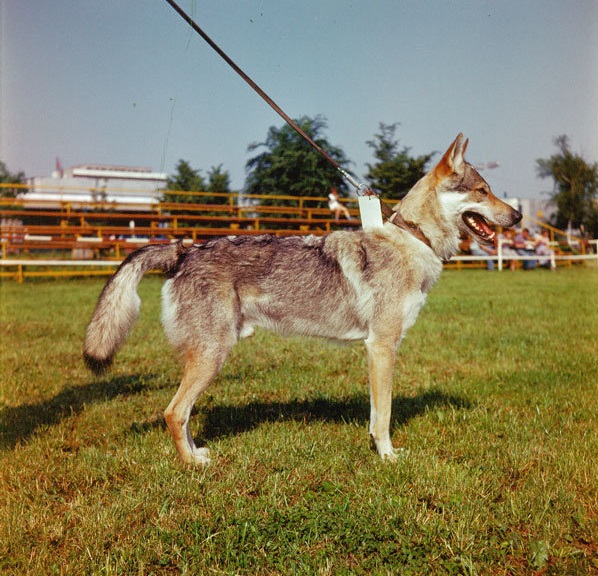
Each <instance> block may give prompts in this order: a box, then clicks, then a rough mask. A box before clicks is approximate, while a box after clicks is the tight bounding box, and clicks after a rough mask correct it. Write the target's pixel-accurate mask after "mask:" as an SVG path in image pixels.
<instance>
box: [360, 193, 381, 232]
mask: <svg viewBox="0 0 598 576" xmlns="http://www.w3.org/2000/svg"><path fill="white" fill-rule="evenodd" d="M358 200H359V214H360V215H361V225H362V227H363V229H364V230H369V229H371V228H382V226H383V223H382V209H381V208H380V199H379V198H378V197H377V196H374V195H371V196H359V198H358Z"/></svg>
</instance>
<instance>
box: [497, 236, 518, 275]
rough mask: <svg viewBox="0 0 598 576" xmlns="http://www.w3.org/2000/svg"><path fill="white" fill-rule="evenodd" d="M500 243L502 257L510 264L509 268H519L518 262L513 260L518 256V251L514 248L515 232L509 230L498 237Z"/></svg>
mask: <svg viewBox="0 0 598 576" xmlns="http://www.w3.org/2000/svg"><path fill="white" fill-rule="evenodd" d="M498 242H499V245H500V246H501V252H502V257H503V259H504V260H505V263H506V262H508V263H509V268H510V269H511V270H515V269H516V268H517V261H516V260H514V259H513V257H514V256H517V251H516V250H515V249H514V248H513V230H511V229H510V228H507V229H506V230H505V231H504V232H502V233H501V234H499V235H498Z"/></svg>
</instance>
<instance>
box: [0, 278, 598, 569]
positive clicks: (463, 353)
mask: <svg viewBox="0 0 598 576" xmlns="http://www.w3.org/2000/svg"><path fill="white" fill-rule="evenodd" d="M102 285H103V281H102V280H98V279H87V280H70V281H68V280H57V281H27V282H25V283H24V284H23V285H18V284H16V283H14V282H4V283H2V284H0V297H1V303H0V307H1V310H0V320H1V325H2V330H1V334H0V338H1V339H0V346H1V359H0V360H1V368H0V370H1V372H0V374H1V382H0V458H1V460H0V573H3V574H19V575H20V574H69V575H70V574H127V575H128V574H246V575H253V574H285V575H286V574H364V575H365V574H367V575H370V574H406V575H407V574H425V575H428V574H432V575H437V574H438V575H441V574H442V575H444V574H468V575H470V574H479V575H491V576H492V575H520V574H534V575H540V574H542V575H544V574H546V575H550V574H563V575H575V574H584V575H585V574H598V384H597V383H598V356H597V351H596V343H597V335H598V299H597V295H598V270H597V269H596V268H589V267H588V268H575V269H572V270H566V269H559V270H558V271H557V272H549V271H544V270H535V271H531V272H523V271H518V272H502V273H498V272H486V271H482V270H472V271H461V272H457V271H446V272H445V273H444V274H443V276H442V278H441V280H440V282H439V283H438V285H437V286H436V287H435V288H434V290H433V291H432V292H431V294H430V296H429V299H428V303H427V304H426V306H425V308H424V310H423V311H422V313H421V315H420V318H419V320H418V322H417V324H416V325H415V327H414V328H412V329H411V331H410V332H409V334H408V336H407V338H406V339H405V341H404V343H403V345H402V347H401V350H400V352H399V361H398V365H397V368H396V374H395V387H394V412H393V441H394V443H395V445H399V446H401V447H403V448H404V455H403V457H402V458H401V459H399V461H398V462H395V463H390V462H383V461H382V460H380V459H379V458H378V456H377V455H376V454H375V453H374V452H372V451H371V450H370V447H369V440H368V434H367V421H368V416H369V401H368V395H367V390H368V385H367V361H366V357H365V350H364V348H363V346H362V345H353V346H344V347H337V346H333V345H329V344H327V343H323V342H321V341H316V340H307V339H283V338H280V337H277V336H273V335H271V334H268V333H266V332H258V333H257V334H256V335H255V336H254V337H253V338H250V339H248V340H246V341H243V342H241V343H240V344H239V345H238V346H237V347H236V348H235V349H234V351H233V353H232V354H231V356H230V358H229V360H228V362H227V364H226V365H225V368H224V370H223V371H222V372H221V374H220V375H219V376H218V378H217V381H216V382H215V383H214V384H213V386H212V388H211V389H210V390H209V391H208V393H207V394H206V395H204V396H203V397H202V398H200V400H199V401H198V403H197V411H196V413H195V414H194V416H193V418H192V429H193V431H194V434H195V435H196V436H197V438H198V442H199V443H202V444H205V445H207V446H208V447H209V448H210V449H211V452H212V464H211V465H210V466H209V467H207V468H205V469H201V468H198V469H194V468H186V467H184V466H183V465H181V464H180V463H179V462H178V460H177V459H176V454H175V450H174V446H173V444H172V441H171V440H170V437H169V435H168V433H167V430H166V429H165V426H164V420H163V415H162V410H163V409H164V408H165V407H166V405H167V404H168V402H169V400H170V398H171V396H172V394H173V393H174V391H175V388H176V386H177V382H178V379H179V378H180V367H179V365H178V363H177V360H176V358H175V357H174V356H173V355H172V354H171V351H170V349H169V347H168V345H167V343H166V341H165V338H164V336H163V335H162V332H161V329H160V321H159V298H160V286H161V280H160V279H159V278H157V277H150V278H147V279H145V280H144V281H143V282H142V284H141V286H140V295H141V297H142V301H143V306H142V315H141V318H140V321H139V322H138V324H137V326H136V328H135V330H134V332H133V334H132V335H131V338H130V339H129V341H128V343H127V344H126V346H125V347H124V349H123V350H122V351H121V353H120V355H119V356H118V357H117V360H116V363H115V366H114V369H113V370H112V372H110V373H109V374H108V375H107V376H104V377H102V378H95V377H93V376H92V375H90V374H89V373H88V372H86V370H85V368H84V366H83V363H82V361H81V347H82V338H83V334H84V331H85V326H86V323H87V320H88V318H89V316H90V314H91V312H92V309H93V306H94V304H95V301H96V299H97V297H98V295H99V292H100V290H101V288H102Z"/></svg>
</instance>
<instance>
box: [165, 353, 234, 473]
mask: <svg viewBox="0 0 598 576" xmlns="http://www.w3.org/2000/svg"><path fill="white" fill-rule="evenodd" d="M227 354H228V350H226V351H224V353H223V351H220V354H219V355H210V354H209V353H205V352H204V353H203V354H200V353H190V352H188V353H187V354H186V363H185V369H184V373H183V379H182V381H181V384H180V386H179V389H178V390H177V392H176V394H175V395H174V397H173V399H172V400H171V401H170V404H169V405H168V407H167V408H166V410H165V411H164V419H165V420H166V425H167V426H168V429H169V431H170V434H171V436H172V439H173V440H174V445H175V447H176V449H177V452H178V454H179V458H180V459H181V460H182V461H183V462H184V463H186V464H201V465H203V464H209V462H210V456H209V450H208V449H207V448H198V447H197V446H196V445H195V442H194V441H193V436H192V435H191V431H190V430H189V418H190V416H191V410H192V409H193V404H195V401H196V400H197V398H198V397H199V395H200V394H201V393H202V392H204V391H205V390H206V389H207V388H208V386H209V385H210V383H211V382H212V380H213V379H214V377H215V376H216V374H218V372H219V371H220V369H221V368H222V365H223V364H224V360H225V359H226V356H227Z"/></svg>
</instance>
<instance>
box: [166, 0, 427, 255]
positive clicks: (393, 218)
mask: <svg viewBox="0 0 598 576" xmlns="http://www.w3.org/2000/svg"><path fill="white" fill-rule="evenodd" d="M166 2H168V4H170V6H172V8H173V9H174V10H175V11H176V12H177V13H178V14H179V16H180V17H181V18H182V19H183V20H185V22H187V24H189V26H191V28H193V30H194V31H195V32H197V34H199V35H200V36H201V37H202V38H203V39H204V40H205V41H206V42H207V43H208V44H209V45H210V46H211V48H212V49H213V50H214V51H215V52H216V53H217V54H218V55H219V56H220V57H221V58H222V59H223V60H224V61H225V62H226V63H227V64H228V65H229V66H230V67H231V68H232V69H233V70H234V71H235V72H236V73H237V74H238V75H239V76H240V77H241V78H243V80H245V82H246V83H247V84H249V86H250V87H251V88H253V90H255V92H257V94H258V95H259V96H260V97H261V98H262V99H263V100H264V101H265V102H266V103H267V104H268V105H269V106H270V107H271V108H272V109H273V110H274V111H275V112H276V113H277V114H278V115H279V116H280V117H281V118H282V119H283V120H284V121H285V122H286V123H287V124H288V125H289V126H290V127H291V128H292V129H293V130H295V132H297V134H299V136H301V137H302V138H303V139H304V140H305V141H306V142H307V143H308V144H310V145H311V146H312V147H313V148H314V149H315V150H316V151H317V152H319V153H320V155H322V156H323V157H324V158H325V159H326V160H327V161H328V162H329V163H330V164H331V165H332V166H334V167H335V168H336V169H337V170H338V172H339V173H340V174H341V175H342V177H343V178H344V179H345V180H346V181H347V182H348V183H349V184H350V185H351V186H353V188H355V191H356V192H357V195H358V196H359V197H374V198H375V199H376V201H377V202H379V205H380V210H381V211H382V214H383V215H384V217H385V218H386V219H387V220H388V221H389V222H392V223H393V224H394V225H396V226H398V227H399V228H402V229H404V230H407V231H408V232H409V233H411V234H412V235H413V236H415V237H416V238H417V239H418V240H421V241H422V242H425V243H426V244H427V245H428V246H429V245H430V242H429V240H428V239H427V238H426V236H425V235H424V234H423V233H422V232H421V230H420V229H419V226H417V225H416V224H412V223H410V222H406V221H405V220H403V218H402V217H401V215H400V214H399V213H398V212H396V211H394V210H393V209H392V208H391V207H390V206H389V205H388V204H385V203H384V202H382V201H380V198H379V194H378V193H377V192H376V191H375V190H372V188H370V187H369V186H368V185H367V184H363V183H360V182H358V181H357V180H356V179H355V178H354V177H353V176H352V175H351V174H349V172H347V171H346V170H344V169H343V168H342V167H341V166H340V165H339V163H338V162H337V161H336V160H335V159H334V158H332V156H330V154H328V152H326V150H324V149H323V148H322V147H321V146H319V145H318V144H317V143H316V142H315V141H314V140H313V138H311V137H310V136H309V134H307V133H306V132H305V130H303V129H302V128H301V127H300V126H298V125H297V123H296V122H295V121H294V120H293V119H292V118H291V117H290V116H288V114H286V113H285V111H284V110H283V109H282V108H281V107H280V106H279V105H278V104H276V102H274V100H273V99H272V98H270V96H268V94H266V92H264V90H262V89H261V88H260V87H259V86H258V85H257V84H256V83H255V82H254V81H253V80H252V79H251V78H250V77H249V76H248V75H247V74H246V73H245V72H244V71H243V70H242V69H241V68H240V67H239V66H238V65H237V64H236V63H235V62H234V61H233V60H232V58H230V57H229V56H228V55H227V54H226V52H224V50H222V48H220V46H218V44H216V42H214V40H212V38H210V36H208V34H207V33H206V32H205V31H204V30H203V29H202V28H201V27H200V26H199V25H198V24H197V22H195V20H193V18H191V16H189V15H188V14H187V13H186V12H185V11H184V10H183V9H182V8H181V7H180V6H179V5H178V4H177V3H176V2H175V1H174V0H166ZM362 220H363V218H362ZM364 226H365V222H364Z"/></svg>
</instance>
